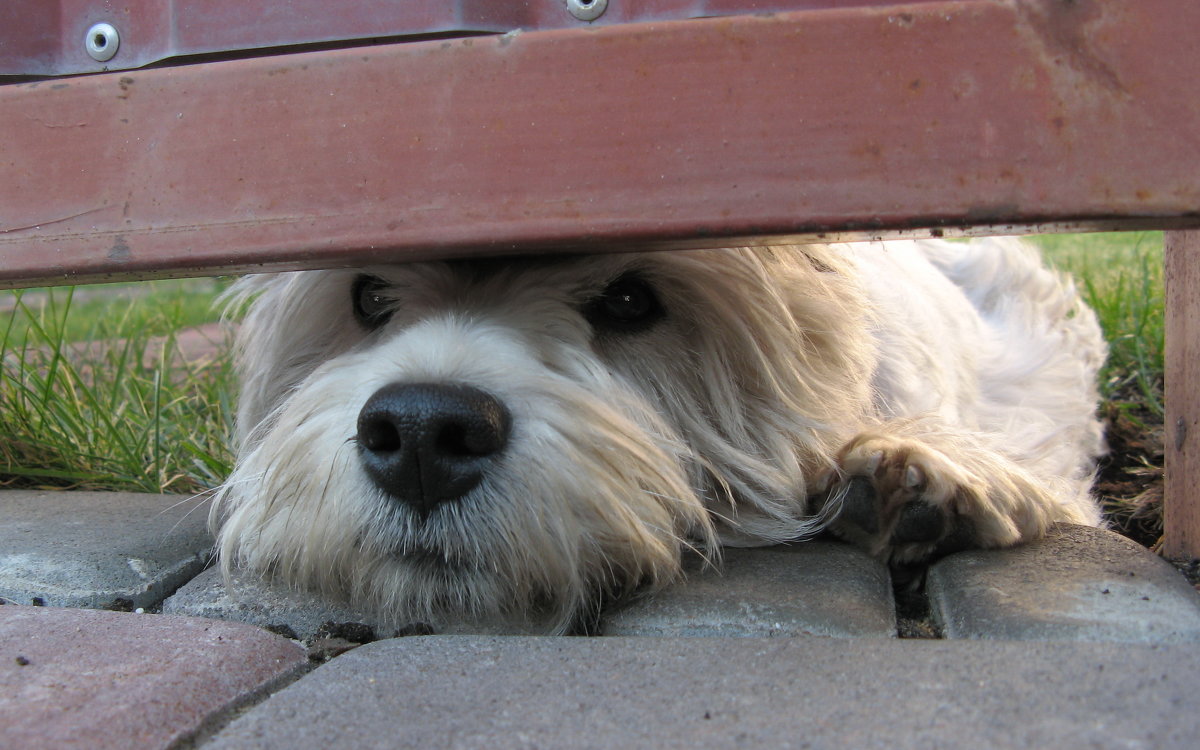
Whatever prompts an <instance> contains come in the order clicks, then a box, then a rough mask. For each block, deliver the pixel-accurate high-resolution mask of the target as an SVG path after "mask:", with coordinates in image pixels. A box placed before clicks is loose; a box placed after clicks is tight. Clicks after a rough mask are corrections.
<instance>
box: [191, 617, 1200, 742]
mask: <svg viewBox="0 0 1200 750" xmlns="http://www.w3.org/2000/svg"><path fill="white" fill-rule="evenodd" d="M718 643H719V647H715V646H717V645H718ZM1197 692H1200V652H1198V651H1197V650H1196V649H1194V648H1191V647H1187V646H1160V647H1151V646H1144V645H1125V644H1120V645H1118V644H1107V643H1014V642H995V641H971V642H964V641H912V640H898V639H869V638H864V639H853V640H850V639H840V638H729V639H724V640H721V641H719V642H718V641H714V640H713V639H711V638H670V637H667V638H557V639H555V638H530V637H509V638H497V637H491V638H486V637H454V636H432V637H425V638H399V639H394V640H389V641H380V642H376V643H373V644H370V645H367V646H364V647H362V648H359V649H356V650H354V651H352V652H350V653H348V654H345V655H343V656H340V657H338V658H337V659H334V660H333V661H331V662H330V663H328V664H326V665H324V666H322V667H320V668H318V669H317V670H315V671H313V672H311V673H309V674H308V675H306V676H305V677H304V678H302V679H301V680H299V681H297V682H295V683H294V684H292V685H290V686H288V687H287V688H286V689H284V690H282V691H281V692H279V693H276V694H275V695H273V696H272V697H271V698H269V699H267V700H266V701H264V702H263V703H261V704H259V705H258V706H256V707H255V708H254V709H252V710H250V711H249V712H247V713H246V714H244V715H242V716H241V717H239V718H238V719H236V720H235V721H233V722H231V723H230V724H229V725H228V726H227V727H226V728H225V729H224V730H222V731H221V732H220V733H218V734H217V735H216V737H214V738H213V740H212V742H211V743H210V744H208V745H206V746H205V750H219V749H222V748H282V749H285V750H306V749H307V748H320V750H325V749H326V748H330V747H354V748H422V750H426V749H427V748H477V747H485V748H489V750H504V749H505V748H598V747H639V748H641V747H646V748H649V747H653V748H682V749H686V750H703V749H704V748H731V747H745V748H755V747H764V748H765V747H770V748H808V747H847V748H887V749H888V750H892V749H893V748H899V749H901V750H903V749H904V748H920V749H921V750H925V749H926V748H961V747H987V748H1022V749H1026V748H1035V747H1071V748H1079V747H1089V748H1131V747H1144V748H1157V749H1163V750H1170V749H1172V748H1187V749H1188V750H1190V748H1193V747H1195V742H1196V737H1197V736H1200V735H1198V734H1197V733H1198V732H1200V713H1198V712H1196V711H1195V710H1194V703H1195V696H1196V694H1197Z"/></svg>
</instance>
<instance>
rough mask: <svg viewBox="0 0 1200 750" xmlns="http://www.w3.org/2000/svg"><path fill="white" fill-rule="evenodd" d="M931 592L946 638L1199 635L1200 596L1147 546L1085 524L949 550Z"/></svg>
mask: <svg viewBox="0 0 1200 750" xmlns="http://www.w3.org/2000/svg"><path fill="white" fill-rule="evenodd" d="M928 591H929V598H930V604H931V608H932V610H933V614H934V617H935V618H936V619H937V620H938V621H939V622H940V624H941V625H942V628H943V630H944V632H945V636H946V637H947V638H1000V639H1012V640H1054V639H1063V640H1111V641H1125V642H1145V643H1172V642H1197V641H1200V594H1197V593H1196V591H1195V590H1194V589H1193V588H1192V587H1191V586H1190V585H1188V583H1187V582H1186V581H1185V580H1184V579H1183V578H1182V576H1180V575H1179V573H1178V572H1177V571H1176V570H1175V569H1174V568H1172V567H1171V565H1170V564H1168V563H1167V562H1165V561H1164V560H1162V559H1160V558H1158V557H1156V556H1155V555H1153V554H1152V553H1150V552H1148V551H1147V550H1146V549H1145V548H1143V547H1141V546H1139V545H1137V544H1135V543H1134V542H1131V541H1129V540H1128V539H1125V538H1124V537H1121V536H1118V535H1117V534H1114V533H1112V532H1109V531H1105V530H1103V529H1094V528H1091V527H1087V526H1073V525H1067V524H1064V525H1060V526H1057V527H1055V529H1054V530H1052V531H1051V533H1050V534H1049V535H1048V536H1047V537H1046V538H1045V539H1041V540H1039V541H1036V542H1032V543H1030V544H1027V545H1023V546H1021V547H1016V548H1013V549H1009V550H980V551H973V552H962V553H959V554H956V555H951V556H950V557H947V558H945V559H943V560H941V561H940V562H938V563H937V564H936V565H934V566H933V567H932V568H931V569H930V571H929V577H928Z"/></svg>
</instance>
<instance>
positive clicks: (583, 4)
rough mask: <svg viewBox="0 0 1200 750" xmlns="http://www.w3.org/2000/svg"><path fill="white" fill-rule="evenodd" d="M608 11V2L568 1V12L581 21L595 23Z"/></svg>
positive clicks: (592, 0)
mask: <svg viewBox="0 0 1200 750" xmlns="http://www.w3.org/2000/svg"><path fill="white" fill-rule="evenodd" d="M607 9H608V0H567V10H568V11H569V12H570V13H571V15H573V16H575V17H576V18H578V19H579V20H580V21H595V20H596V19H597V18H599V17H600V16H602V15H604V11H605V10H607Z"/></svg>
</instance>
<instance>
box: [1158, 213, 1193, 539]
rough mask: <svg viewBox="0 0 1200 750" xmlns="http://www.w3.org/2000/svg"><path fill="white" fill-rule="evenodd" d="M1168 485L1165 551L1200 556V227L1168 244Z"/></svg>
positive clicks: (1168, 239)
mask: <svg viewBox="0 0 1200 750" xmlns="http://www.w3.org/2000/svg"><path fill="white" fill-rule="evenodd" d="M1164 252H1165V259H1166V278H1165V283H1166V306H1167V309H1166V321H1165V322H1166V451H1165V453H1166V462H1167V466H1166V474H1167V476H1166V487H1165V493H1166V494H1165V500H1164V506H1163V510H1164V514H1165V519H1164V526H1165V528H1164V538H1163V553H1164V554H1165V555H1166V556H1167V557H1171V558H1174V559H1184V560H1191V559H1194V558H1197V557H1200V231H1188V232H1168V233H1167V235H1166V247H1165V249H1164Z"/></svg>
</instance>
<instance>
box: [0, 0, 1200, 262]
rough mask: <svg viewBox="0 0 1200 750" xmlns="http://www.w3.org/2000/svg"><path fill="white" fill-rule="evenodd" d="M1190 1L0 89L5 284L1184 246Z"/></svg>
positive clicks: (1192, 104)
mask: <svg viewBox="0 0 1200 750" xmlns="http://www.w3.org/2000/svg"><path fill="white" fill-rule="evenodd" d="M1196 27H1200V4H1198V3H1194V2H1189V1H1188V0H1143V1H1142V2H1138V3H1105V2H1099V0H1073V2H1069V3H1068V2H1060V1H1058V0H1028V1H1026V2H1013V3H997V2H990V1H984V0H973V1H970V2H958V3H923V4H920V5H913V6H908V7H891V8H879V7H875V8H854V9H841V10H827V11H809V12H797V13H791V14H779V15H773V16H755V17H745V16H743V17H732V18H715V19H703V20H693V21H681V22H670V23H662V24H629V25H623V26H611V27H608V28H603V29H595V30H587V29H571V30H562V31H538V32H530V33H524V34H517V35H509V36H503V37H488V38H474V39H462V40H455V41H432V42H421V43H412V44H403V45H390V46H380V47H371V48H359V49H348V50H338V51H325V52H317V53H308V54H303V55H294V56H285V57H273V58H258V59H251V60H239V61H231V62H223V63H209V64H203V65H192V66H181V67H175V68H163V69H154V70H144V71H137V72H126V73H119V74H117V73H114V74H105V75H97V76H91V77H84V78H75V79H67V80H64V81H61V82H49V81H47V82H40V83H33V84H21V85H10V86H5V87H0V132H2V133H3V134H4V137H3V138H2V139H0V258H2V259H3V262H2V264H0V285H8V286H13V285H20V284H26V283H33V282H36V283H65V282H72V281H82V280H99V279H103V278H106V277H108V276H111V275H113V274H117V275H127V276H128V275H142V276H147V275H155V274H158V275H181V274H189V273H200V272H203V270H204V269H209V270H212V269H215V268H220V267H226V268H230V267H232V268H237V269H239V270H246V269H251V268H258V267H266V266H270V267H276V268H295V267H316V266H322V265H326V266H328V265H339V264H351V263H362V262H377V261H380V260H383V259H391V260H399V259H415V258H422V257H431V256H435V255H445V254H457V253H466V252H481V253H489V254H507V253H514V252H531V251H541V250H571V249H596V248H610V249H623V248H629V247H662V248H669V247H677V246H680V245H685V244H705V245H713V246H715V245H723V244H728V243H730V242H740V241H743V239H744V238H747V237H757V238H762V237H768V238H776V239H777V238H779V237H784V236H789V235H807V236H808V237H812V236H814V235H816V234H819V233H823V232H836V231H845V230H851V231H859V232H865V233H869V234H876V233H883V232H885V231H889V230H905V229H912V228H921V227H959V226H975V225H992V224H996V223H1002V222H1015V223H1019V224H1026V223H1038V222H1043V221H1051V220H1063V219H1066V220H1076V221H1081V222H1084V223H1094V222H1100V223H1103V222H1105V221H1108V222H1112V221H1113V220H1116V221H1117V222H1118V223H1119V222H1143V223H1144V222H1145V221H1146V220H1149V221H1150V222H1152V223H1157V224H1160V225H1166V226H1181V225H1198V224H1200V218H1198V216H1197V213H1196V209H1197V206H1200V170H1197V169H1196V165H1197V163H1200V135H1198V134H1200V55H1196V54H1195V53H1194V51H1193V50H1192V48H1191V42H1190V38H1189V36H1188V35H1187V34H1184V33H1180V29H1187V28H1196Z"/></svg>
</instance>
